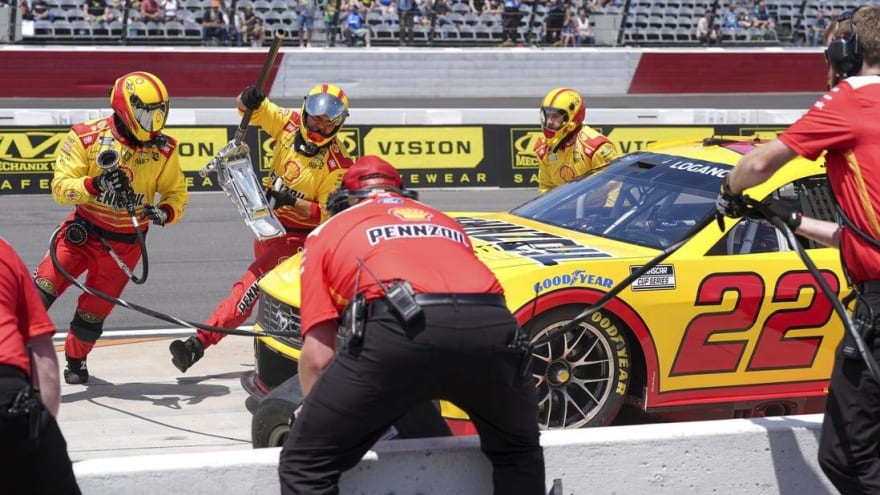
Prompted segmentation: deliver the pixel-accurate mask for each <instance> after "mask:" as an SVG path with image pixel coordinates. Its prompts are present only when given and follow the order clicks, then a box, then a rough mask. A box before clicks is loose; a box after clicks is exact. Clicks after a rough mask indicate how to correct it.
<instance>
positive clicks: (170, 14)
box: [160, 0, 180, 22]
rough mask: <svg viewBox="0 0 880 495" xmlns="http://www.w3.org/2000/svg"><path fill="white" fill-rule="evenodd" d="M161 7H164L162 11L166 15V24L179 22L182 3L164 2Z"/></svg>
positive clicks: (166, 0)
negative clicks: (178, 11)
mask: <svg viewBox="0 0 880 495" xmlns="http://www.w3.org/2000/svg"><path fill="white" fill-rule="evenodd" d="M160 5H161V6H162V11H163V14H164V15H165V18H164V19H165V22H169V21H176V20H178V19H177V10H178V8H180V2H179V1H178V0H162V3H161V4H160Z"/></svg>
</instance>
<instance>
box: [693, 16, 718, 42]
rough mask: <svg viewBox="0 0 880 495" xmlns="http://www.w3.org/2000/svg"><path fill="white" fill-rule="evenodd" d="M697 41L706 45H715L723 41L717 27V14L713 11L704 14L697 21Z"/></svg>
mask: <svg viewBox="0 0 880 495" xmlns="http://www.w3.org/2000/svg"><path fill="white" fill-rule="evenodd" d="M697 40H698V41H699V42H700V43H702V44H704V45H714V44H716V43H718V42H719V41H720V40H721V38H720V37H719V36H718V29H717V28H716V27H715V13H714V12H712V11H711V10H707V11H706V12H704V13H703V17H700V20H699V21H697Z"/></svg>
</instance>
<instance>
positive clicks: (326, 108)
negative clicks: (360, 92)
mask: <svg viewBox="0 0 880 495" xmlns="http://www.w3.org/2000/svg"><path fill="white" fill-rule="evenodd" d="M300 113H301V114H302V125H301V126H300V134H302V137H303V139H305V142H306V143H307V144H309V143H310V144H313V145H314V146H317V147H321V146H324V145H325V144H327V143H329V142H330V140H331V139H333V137H334V136H336V133H337V132H339V129H340V128H341V127H342V124H343V123H345V119H346V118H347V117H348V96H346V95H345V92H344V91H342V89H340V88H339V87H338V86H334V85H333V84H326V83H324V84H319V85H317V86H315V87H314V88H312V89H310V90H309V92H308V94H306V96H305V98H304V99H303V105H302V111H301V112H300ZM322 115H323V116H326V117H327V119H329V120H330V122H331V124H332V129H318V128H315V129H311V128H309V116H312V117H320V116H322Z"/></svg>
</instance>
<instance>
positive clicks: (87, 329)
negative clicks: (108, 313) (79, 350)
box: [70, 309, 104, 344]
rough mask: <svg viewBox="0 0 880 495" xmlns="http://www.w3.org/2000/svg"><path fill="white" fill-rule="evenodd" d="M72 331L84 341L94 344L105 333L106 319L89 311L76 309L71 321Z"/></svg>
mask: <svg viewBox="0 0 880 495" xmlns="http://www.w3.org/2000/svg"><path fill="white" fill-rule="evenodd" d="M70 331H71V332H73V335H74V337H76V338H78V339H79V340H81V341H83V342H87V343H89V344H94V343H95V342H97V341H98V339H99V338H101V334H102V333H104V319H103V318H101V317H100V316H98V315H96V314H94V313H89V312H88V311H82V310H79V309H78V310H76V315H74V317H73V320H71V321H70Z"/></svg>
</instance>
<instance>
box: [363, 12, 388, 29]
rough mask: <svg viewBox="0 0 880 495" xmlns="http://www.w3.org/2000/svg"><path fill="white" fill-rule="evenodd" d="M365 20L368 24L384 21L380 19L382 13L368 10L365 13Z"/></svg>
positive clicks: (373, 24)
mask: <svg viewBox="0 0 880 495" xmlns="http://www.w3.org/2000/svg"><path fill="white" fill-rule="evenodd" d="M366 21H367V24H369V25H370V26H375V25H376V24H382V23H383V22H385V21H384V20H383V19H382V14H381V13H379V12H369V13H368V14H367V19H366Z"/></svg>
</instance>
